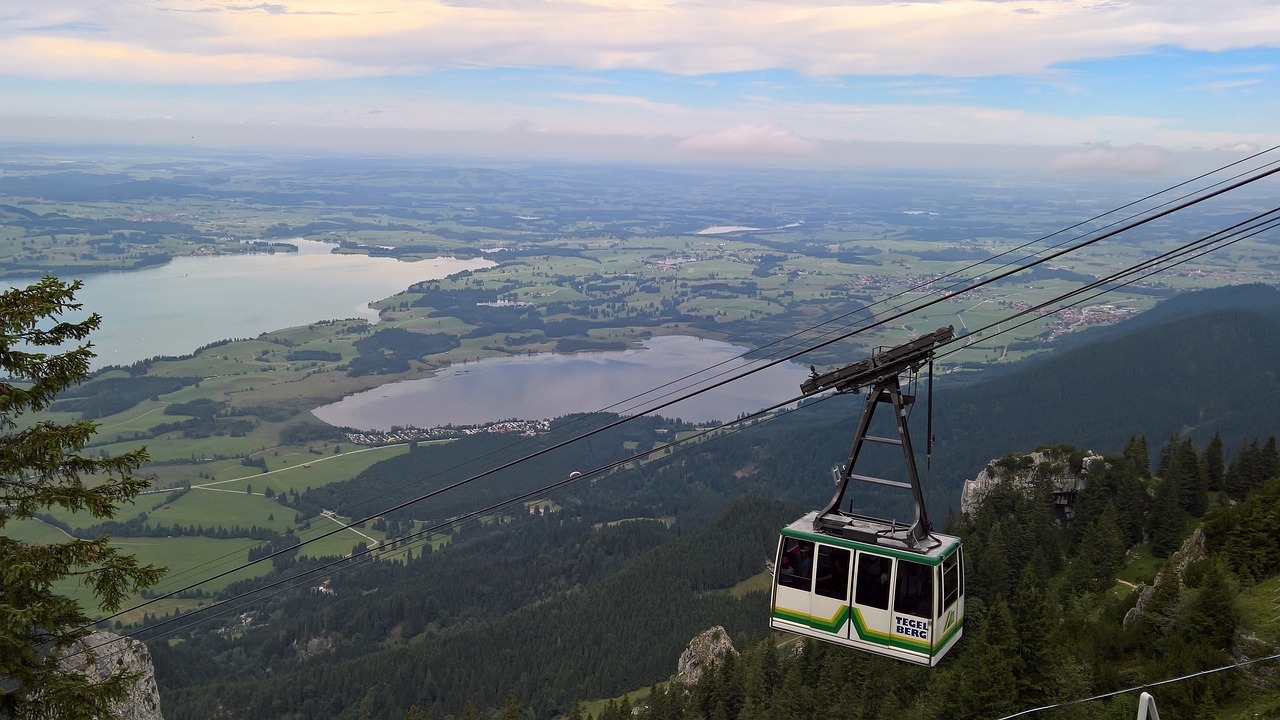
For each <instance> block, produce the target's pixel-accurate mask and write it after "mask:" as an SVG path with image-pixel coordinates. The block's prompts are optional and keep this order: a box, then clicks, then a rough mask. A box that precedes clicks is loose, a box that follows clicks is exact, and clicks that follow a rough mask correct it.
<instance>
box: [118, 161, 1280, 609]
mask: <svg viewBox="0 0 1280 720" xmlns="http://www.w3.org/2000/svg"><path fill="white" fill-rule="evenodd" d="M1277 149H1280V145H1276V146H1273V147H1270V148H1267V149H1264V150H1260V151H1258V152H1256V153H1253V154H1251V155H1248V156H1246V157H1244V158H1241V159H1240V160H1237V161H1235V162H1232V163H1228V164H1226V165H1223V166H1221V167H1218V168H1215V169H1213V170H1210V171H1207V172H1204V173H1201V174H1200V175H1197V176H1195V177H1192V178H1190V179H1187V180H1184V181H1182V182H1179V183H1176V184H1174V185H1171V186H1169V187H1167V188H1164V189H1162V190H1159V191H1157V192H1154V193H1150V194H1148V195H1146V196H1144V197H1141V198H1138V199H1136V200H1133V201H1130V202H1129V203H1126V204H1124V205H1121V206H1119V207H1117V208H1113V209H1111V210H1108V211H1106V212H1103V213H1098V214H1096V215H1094V216H1092V217H1090V218H1086V219H1084V220H1081V221H1078V222H1076V223H1073V224H1071V225H1068V226H1067V227H1064V228H1061V229H1059V230H1057V231H1054V232H1052V233H1049V234H1046V235H1043V236H1040V237H1039V238H1036V239H1034V240H1031V241H1028V242H1026V243H1022V244H1020V245H1017V246H1015V247H1013V248H1010V249H1008V250H1005V251H1003V252H1000V253H997V254H996V255H994V256H991V257H989V258H986V259H984V260H981V261H978V262H975V263H971V264H969V265H967V266H964V267H962V268H960V269H958V270H955V271H951V272H949V273H946V274H944V275H942V276H939V277H937V278H929V279H926V280H924V281H921V282H919V283H917V284H915V285H912V286H909V287H907V288H906V289H904V290H901V291H899V292H897V293H895V294H893V295H890V296H888V297H886V298H883V299H881V300H878V301H875V302H873V303H870V304H869V305H865V306H862V307H859V308H857V309H855V310H851V311H848V312H846V313H842V314H840V315H838V316H836V317H834V318H830V319H828V320H824V321H823V322H821V323H817V324H816V325H813V326H810V327H807V328H803V329H801V330H799V331H797V332H795V333H792V334H790V335H788V336H785V337H783V338H780V339H778V340H775V341H772V342H770V343H767V344H766V345H764V346H761V347H760V348H755V349H752V350H748V351H747V352H744V353H741V354H739V355H737V356H735V357H733V358H728V359H726V360H723V361H721V362H719V363H716V364H714V365H711V366H709V367H708V368H703V369H700V370H697V371H695V372H692V373H689V374H686V375H684V376H682V377H680V378H677V379H675V380H672V381H669V382H667V383H664V384H662V385H659V386H658V387H657V388H654V389H650V390H646V391H645V392H642V393H637V394H635V395H632V396H631V397H629V398H626V399H624V400H620V401H617V402H615V403H612V404H610V405H608V406H606V407H604V408H603V409H601V410H599V411H597V412H617V413H619V414H625V413H626V412H627V411H628V410H633V409H635V408H636V405H635V404H632V405H625V404H626V403H638V402H639V401H640V400H641V399H643V398H647V397H650V396H651V395H652V394H653V393H655V392H657V391H658V390H662V389H666V388H669V387H672V386H675V385H677V384H679V383H682V382H684V381H686V380H691V379H693V378H695V377H698V376H700V375H702V374H703V373H706V372H708V371H710V370H714V369H716V368H720V367H724V366H726V365H728V364H730V363H733V362H735V361H738V360H745V359H746V357H747V356H748V355H751V354H752V353H757V352H759V351H761V350H765V349H767V348H770V347H774V346H777V345H781V344H782V343H785V342H787V341H790V340H793V339H797V338H800V337H802V336H804V335H805V334H806V333H810V332H814V331H816V330H818V329H820V328H822V327H824V326H826V325H830V324H831V323H834V322H838V321H840V320H844V319H848V318H850V317H853V316H855V315H858V314H860V313H863V312H865V311H867V310H868V309H870V308H873V307H876V306H878V305H884V304H887V303H889V302H891V301H893V300H896V299H898V298H900V297H903V296H905V295H908V294H910V293H912V292H916V291H919V290H922V289H925V288H928V287H932V286H933V285H934V284H935V283H936V282H938V281H939V280H943V279H947V278H953V277H957V276H959V275H960V274H962V273H965V272H967V271H969V270H971V269H974V268H977V267H981V266H984V265H986V264H987V263H989V262H991V261H993V260H996V259H999V258H1001V257H1004V256H1006V255H1009V254H1012V253H1015V252H1017V251H1019V250H1023V249H1026V248H1028V247H1031V246H1033V245H1035V244H1037V243H1040V242H1043V241H1044V240H1047V239H1049V238H1052V237H1055V236H1057V235H1061V234H1063V233H1066V232H1069V231H1071V230H1073V229H1076V228H1080V227H1083V226H1085V225H1087V224H1089V223H1091V222H1095V221H1097V220H1099V219H1101V218H1104V217H1107V216H1108V215H1112V214H1115V213H1117V212H1120V211H1123V210H1125V209H1128V208H1131V207H1135V206H1137V205H1139V204H1140V203H1143V202H1146V201H1147V200H1151V199H1154V198H1157V197H1159V196H1161V195H1164V194H1166V193H1169V192H1172V191H1173V190H1177V189H1179V188H1183V187H1186V186H1188V185H1191V184H1192V183H1195V182H1197V181H1199V180H1202V179H1205V178H1208V177H1210V176H1212V175H1215V174H1217V173H1220V172H1222V171H1224V170H1227V169H1230V168H1233V167H1236V166H1239V165H1243V164H1245V163H1248V162H1250V161H1252V160H1254V159H1257V158H1259V157H1262V156H1264V155H1267V154H1269V153H1271V152H1273V151H1275V150H1277ZM1277 162H1280V161H1272V162H1270V163H1266V164H1263V165H1261V166H1259V167H1256V168H1252V169H1250V170H1246V171H1244V172H1241V173H1237V174H1236V175H1233V176H1230V177H1228V178H1225V179H1223V180H1220V181H1218V182H1216V183H1213V184H1210V185H1208V186H1207V188H1213V187H1217V186H1219V185H1222V184H1223V183H1227V182H1230V181H1232V180H1235V179H1238V178H1241V177H1243V176H1245V175H1247V174H1248V173H1249V172H1256V171H1257V170H1258V169H1261V168H1265V167H1268V166H1269V165H1274V164H1276V163H1277ZM1207 188H1202V189H1201V191H1203V190H1204V189H1207ZM1201 191H1196V192H1201ZM1194 194H1195V193H1186V194H1184V195H1181V196H1179V197H1177V198H1173V199H1171V200H1168V201H1166V202H1164V203H1161V204H1158V205H1156V206H1155V207H1154V208H1153V209H1155V208H1160V207H1164V206H1166V205H1168V204H1170V203H1172V202H1175V201H1177V200H1182V199H1185V198H1188V197H1192V196H1193V195H1194ZM1138 215H1139V213H1135V214H1132V215H1129V216H1127V217H1126V218H1122V219H1121V220H1117V221H1115V222H1113V223H1109V224H1107V225H1104V226H1102V228H1101V229H1106V228H1109V227H1113V226H1114V225H1115V224H1116V223H1119V222H1122V221H1123V220H1130V219H1133V218H1135V217H1137V216H1138ZM1076 237H1077V238H1078V237H1080V236H1076ZM1068 241H1069V239H1068V240H1063V241H1061V242H1059V243H1056V244H1054V245H1051V246H1049V248H1048V249H1055V248H1058V247H1060V246H1061V245H1062V244H1064V243H1065V242H1068ZM1027 257H1034V255H1031V256H1027ZM1023 259H1026V257H1024V258H1023ZM1011 264H1012V263H1011V262H1006V263H1004V264H1002V265H1000V266H998V267H997V269H999V268H1005V267H1009V266H1010V265H1011ZM958 286H959V283H954V284H952V285H951V286H948V287H947V288H944V289H943V291H944V292H945V291H948V290H952V289H954V288H956V287H958ZM893 309H894V310H895V311H900V310H902V309H903V306H902V305H897V306H894V307H893ZM848 327H849V326H848V325H844V326H837V328H836V329H834V330H833V329H828V330H827V331H824V332H823V333H822V334H821V335H819V336H818V337H826V336H828V335H829V334H830V333H831V332H836V331H842V330H845V329H847V328H848ZM797 346H798V343H794V344H792V345H790V346H789V348H790V349H791V350H794V348H796V347H797ZM772 356H773V355H766V356H764V359H767V358H769V357H772ZM759 361H760V358H757V359H753V360H751V362H759ZM770 366H772V365H770ZM729 372H732V370H731V369H725V370H722V371H721V372H719V373H717V374H715V375H712V376H711V377H710V378H707V379H706V380H710V379H715V378H719V377H723V376H724V375H726V374H728V373H729ZM706 380H700V381H698V382H705V381H706ZM690 387H693V383H690V384H686V385H681V386H679V387H678V388H677V389H676V390H673V391H669V392H667V393H664V394H662V395H659V396H657V397H655V398H653V400H661V399H663V398H666V397H669V396H670V395H672V394H673V393H675V392H681V391H685V390H688V389H689V388H690ZM664 407H665V406H664ZM647 412H648V411H644V412H640V413H638V414H647ZM590 418H591V415H587V414H584V415H583V416H581V417H579V418H577V419H574V420H571V421H569V422H568V423H566V424H565V426H564V427H562V428H561V430H562V431H564V430H569V429H572V428H573V427H574V426H576V425H579V424H583V423H588V422H591V419H590ZM529 442H531V440H528V439H526V440H522V441H517V442H515V443H512V444H509V445H507V446H505V447H503V448H499V449H496V450H493V451H490V452H487V453H483V454H481V455H478V456H475V457H472V458H468V459H467V460H465V461H463V462H460V463H457V464H455V465H453V466H451V467H447V468H441V469H439V470H437V471H436V472H434V473H433V474H431V475H428V476H426V477H424V478H418V479H415V480H413V481H409V482H407V483H403V484H401V485H400V486H398V487H395V488H389V489H387V490H384V491H383V492H382V493H379V494H378V495H375V496H372V497H369V498H366V499H364V500H362V501H361V502H360V503H358V504H357V505H355V506H352V508H351V509H352V510H354V509H356V508H359V507H364V506H368V505H370V504H373V503H375V502H377V501H379V500H382V499H385V498H387V497H390V496H391V494H392V493H394V492H396V491H398V490H401V489H404V488H407V487H410V486H412V485H415V484H420V483H421V482H423V481H424V480H428V479H430V478H432V477H439V476H441V475H444V474H446V473H448V472H450V471H452V470H456V469H460V468H462V467H465V466H466V465H468V464H472V463H476V462H479V461H482V460H485V459H488V458H490V457H494V456H501V455H505V454H507V453H509V452H511V451H513V450H516V449H518V448H520V447H522V446H526V445H527V444H528V443H529ZM506 456H508V457H509V455H506ZM246 479H248V478H246ZM318 517H319V516H314V517H312V518H309V519H308V522H309V521H310V520H315V519H318ZM283 536H284V534H281V535H277V536H276V539H279V538H281V537H283ZM324 537H328V535H322V536H320V537H318V538H314V539H317V540H318V539H323V538H324ZM264 542H269V541H258V542H255V543H254V544H252V545H245V546H244V547H242V548H240V549H238V550H235V551H231V552H229V553H226V554H225V555H223V556H221V557H218V558H214V559H211V560H208V561H205V562H204V563H200V564H199V565H197V566H193V567H191V568H187V569H185V570H183V571H180V572H179V573H176V574H174V575H172V576H170V578H169V579H170V580H172V579H177V578H179V577H184V576H186V575H189V574H192V573H194V572H195V571H196V570H199V569H202V568H205V567H209V566H211V565H213V564H215V563H219V562H221V561H222V560H226V559H229V558H231V557H234V556H236V555H238V554H240V553H242V552H244V551H245V550H247V549H249V548H253V547H261V546H262V544H263V543H264ZM189 589H191V588H189V587H188V588H183V589H181V590H178V591H176V592H179V593H180V592H185V591H187V590H189ZM135 609H136V608H135Z"/></svg>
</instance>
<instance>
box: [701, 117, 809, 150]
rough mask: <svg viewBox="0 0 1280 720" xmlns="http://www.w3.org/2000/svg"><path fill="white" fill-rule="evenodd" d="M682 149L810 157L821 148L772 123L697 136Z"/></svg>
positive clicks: (740, 126)
mask: <svg viewBox="0 0 1280 720" xmlns="http://www.w3.org/2000/svg"><path fill="white" fill-rule="evenodd" d="M679 148H680V150H682V151H685V152H693V153H714V154H720V155H808V154H811V153H813V152H814V151H816V150H817V149H818V144H817V143H816V142H814V141H812V140H809V139H808V138H804V137H801V136H800V135H797V134H796V133H794V132H791V131H790V130H787V129H786V128H784V127H782V126H780V125H776V124H773V123H770V124H768V125H738V126H735V127H731V128H726V129H724V130H719V131H716V132H711V133H703V134H701V135H694V136H693V137H691V138H688V139H687V140H685V141H683V142H681V143H680V146H679Z"/></svg>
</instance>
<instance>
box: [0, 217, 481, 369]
mask: <svg viewBox="0 0 1280 720" xmlns="http://www.w3.org/2000/svg"><path fill="white" fill-rule="evenodd" d="M289 243H290V244H293V245H297V246H298V252H296V253H276V254H272V255H266V254H254V255H213V256H188V257H178V258H174V259H173V261H172V262H170V263H168V264H166V265H161V266H158V267H154V268H146V269H143V270H135V271H131V272H112V273H96V274H86V275H85V276H84V277H83V278H82V279H83V280H84V287H83V288H81V289H80V291H79V292H78V293H76V300H77V301H79V302H81V303H83V304H84V308H85V311H86V313H88V312H96V313H98V314H99V315H101V316H102V325H101V326H100V327H99V329H98V331H97V332H95V333H93V335H91V336H90V340H91V341H92V342H93V345H94V351H95V352H96V353H97V354H98V357H97V359H96V360H95V361H94V367H101V366H103V365H128V364H131V363H134V362H137V361H138V360H145V359H146V358H150V357H155V356H157V355H185V354H188V353H190V352H192V351H193V350H195V349H196V348H198V347H200V346H202V345H207V344H209V343H211V342H214V341H217V340H223V339H227V338H251V337H257V336H258V335H260V334H262V333H264V332H268V331H271V330H280V329H282V328H287V327H296V326H299V325H307V324H310V323H313V322H317V321H320V320H339V319H343V318H366V319H368V320H369V321H370V322H376V321H377V319H378V314H377V313H376V312H374V311H373V310H372V309H370V308H369V303H371V302H373V301H375V300H381V299H383V298H387V297H390V296H392V295H395V294H396V293H398V292H400V291H402V290H405V289H406V288H408V287H409V286H410V285H412V284H414V283H416V282H418V281H420V280H430V279H434V278H442V277H445V276H446V275H450V274H452V273H456V272H460V271H462V270H474V269H477V268H482V267H488V266H490V265H493V262H492V261H489V260H484V259H472V260H459V259H456V258H436V259H433V260H421V261H418V262H402V261H400V260H396V259H395V258H379V257H368V256H366V255H334V254H332V253H331V252H330V251H331V250H333V247H334V246H333V245H330V244H328V243H322V242H318V241H315V240H290V241H289ZM64 279H71V278H64ZM34 281H35V280H34V279H10V280H9V281H8V282H9V285H10V286H22V285H26V284H29V283H31V282H34Z"/></svg>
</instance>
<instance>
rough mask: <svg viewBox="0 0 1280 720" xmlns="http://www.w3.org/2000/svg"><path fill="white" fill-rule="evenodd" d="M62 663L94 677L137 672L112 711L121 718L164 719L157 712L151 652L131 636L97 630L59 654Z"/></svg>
mask: <svg viewBox="0 0 1280 720" xmlns="http://www.w3.org/2000/svg"><path fill="white" fill-rule="evenodd" d="M61 663H62V666H63V667H65V668H68V669H73V670H77V671H79V672H82V673H84V674H85V675H87V676H89V677H90V678H92V679H94V680H100V679H103V678H107V677H110V676H111V675H114V674H116V673H117V672H119V671H120V670H121V669H124V670H125V671H126V672H129V673H136V674H138V675H139V677H138V680H137V682H135V683H134V684H133V687H131V688H130V689H129V695H128V697H126V698H125V700H124V702H122V703H120V704H119V705H117V706H116V707H115V708H114V710H115V712H116V715H117V716H118V717H119V718H121V720H164V716H162V715H161V714H160V688H159V687H157V686H156V671H155V667H154V666H153V665H152V664H151V651H149V650H147V646H146V645H145V644H143V643H142V642H139V641H138V640H134V639H133V638H124V637H120V636H119V635H115V634H113V633H108V632H96V633H93V634H92V635H89V636H88V637H86V638H84V639H83V640H81V641H80V642H78V643H76V645H75V646H74V647H73V648H72V650H71V651H69V652H68V653H67V654H66V655H64V656H63V657H62V660H61Z"/></svg>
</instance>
